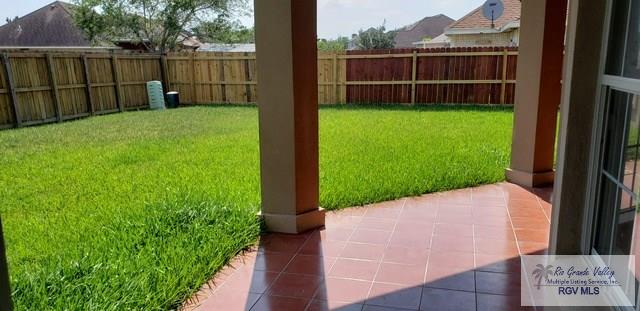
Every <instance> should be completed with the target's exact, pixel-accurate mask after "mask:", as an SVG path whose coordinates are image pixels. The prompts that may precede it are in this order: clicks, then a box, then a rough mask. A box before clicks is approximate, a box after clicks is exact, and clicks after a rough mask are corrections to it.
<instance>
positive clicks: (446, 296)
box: [420, 288, 476, 311]
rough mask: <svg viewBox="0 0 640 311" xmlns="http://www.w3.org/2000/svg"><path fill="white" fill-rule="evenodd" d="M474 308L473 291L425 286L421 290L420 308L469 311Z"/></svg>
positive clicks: (437, 310) (438, 310)
mask: <svg viewBox="0 0 640 311" xmlns="http://www.w3.org/2000/svg"><path fill="white" fill-rule="evenodd" d="M475 309H476V296H475V293H471V292H462V291H455V290H447V289H437V288H425V289H424V290H423V291H422V303H421V304H420V310H428V311H431V310H433V311H449V310H451V311H466V310H469V311H471V310H475Z"/></svg>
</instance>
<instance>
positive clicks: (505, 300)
mask: <svg viewBox="0 0 640 311" xmlns="http://www.w3.org/2000/svg"><path fill="white" fill-rule="evenodd" d="M476 300H477V309H478V311H514V310H529V308H526V307H521V306H520V296H519V295H518V296H504V295H491V294H480V293H479V294H476Z"/></svg>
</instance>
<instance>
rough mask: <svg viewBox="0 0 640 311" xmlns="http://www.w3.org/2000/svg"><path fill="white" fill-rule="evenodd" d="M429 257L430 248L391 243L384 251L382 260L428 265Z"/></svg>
mask: <svg viewBox="0 0 640 311" xmlns="http://www.w3.org/2000/svg"><path fill="white" fill-rule="evenodd" d="M428 259H429V250H427V249H417V248H414V247H402V246H393V245H389V246H388V247H387V248H386V250H385V252H384V257H383V259H382V261H384V262H391V263H403V264H410V265H420V264H422V265H426V264H427V260H428Z"/></svg>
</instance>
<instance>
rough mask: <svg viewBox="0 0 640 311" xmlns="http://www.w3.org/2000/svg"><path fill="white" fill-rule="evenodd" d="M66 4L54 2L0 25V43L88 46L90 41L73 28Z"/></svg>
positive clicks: (5, 44)
mask: <svg viewBox="0 0 640 311" xmlns="http://www.w3.org/2000/svg"><path fill="white" fill-rule="evenodd" d="M71 6H72V5H71V4H69V3H65V2H61V1H55V2H53V3H51V4H48V5H46V6H44V7H42V8H40V9H38V10H36V11H33V12H31V13H29V14H27V15H25V16H23V17H20V18H18V19H16V20H15V21H13V22H11V23H8V24H5V25H3V26H0V46H20V47H34V46H38V47H44V46H58V47H69V46H77V47H89V46H91V42H89V40H87V39H86V38H85V36H84V33H83V32H82V30H80V29H79V28H78V27H76V25H75V23H74V21H73V16H72V15H71V12H70V7H71Z"/></svg>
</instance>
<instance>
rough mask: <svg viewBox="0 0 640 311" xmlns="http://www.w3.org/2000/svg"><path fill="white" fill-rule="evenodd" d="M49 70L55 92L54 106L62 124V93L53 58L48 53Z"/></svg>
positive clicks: (52, 88) (50, 81)
mask: <svg viewBox="0 0 640 311" xmlns="http://www.w3.org/2000/svg"><path fill="white" fill-rule="evenodd" d="M47 70H48V71H49V83H50V84H51V90H52V92H53V104H54V105H55V107H56V119H57V121H58V122H62V109H60V92H59V90H58V82H57V81H56V76H55V71H54V70H53V56H51V54H49V53H47Z"/></svg>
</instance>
